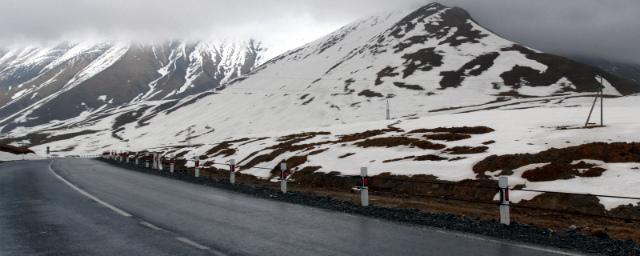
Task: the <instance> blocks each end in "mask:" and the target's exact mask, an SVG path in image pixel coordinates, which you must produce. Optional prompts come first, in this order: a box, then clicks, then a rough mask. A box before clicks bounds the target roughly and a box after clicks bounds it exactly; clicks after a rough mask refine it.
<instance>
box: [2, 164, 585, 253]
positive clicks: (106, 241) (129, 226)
mask: <svg viewBox="0 0 640 256" xmlns="http://www.w3.org/2000/svg"><path fill="white" fill-rule="evenodd" d="M50 162H51V161H29V162H10V163H2V164H0V255H118V254H120V255H522V256H526V255H573V254H568V253H564V252H561V251H556V250H554V249H549V248H540V247H537V246H531V245H524V244H517V243H512V242H506V241H499V240H494V239H490V238H485V237H480V236H475V235H467V234H461V233H455V232H448V231H443V230H438V229H432V228H426V227H418V226H411V225H405V224H399V223H393V222H388V221H383V220H378V219H372V218H368V217H362V216H357V215H350V214H343V213H339V212H332V211H327V210H322V209H317V208H312V207H306V206H300V205H295V204H289V203H282V202H276V201H271V200H265V199H259V198H254V197H250V196H248V195H243V194H238V193H234V192H230V191H226V190H220V189H215V188H210V187H205V186H200V185H195V184H190V183H186V182H181V181H177V180H172V179H167V178H163V177H157V176H152V175H146V174H143V173H138V172H132V171H128V170H123V169H120V168H117V167H113V166H110V165H107V164H105V163H102V162H99V161H95V160H89V159H59V160H55V162H54V163H53V165H52V166H51V168H50Z"/></svg>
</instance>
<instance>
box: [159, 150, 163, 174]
mask: <svg viewBox="0 0 640 256" xmlns="http://www.w3.org/2000/svg"><path fill="white" fill-rule="evenodd" d="M162 160H164V157H163V156H162V155H160V154H158V170H160V171H163V170H164V166H162V164H163V163H162Z"/></svg>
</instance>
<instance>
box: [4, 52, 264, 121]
mask: <svg viewBox="0 0 640 256" xmlns="http://www.w3.org/2000/svg"><path fill="white" fill-rule="evenodd" d="M263 50H264V49H263V48H261V46H260V45H259V43H256V42H254V41H248V42H247V43H235V42H193V43H189V42H177V41H176V42H168V43H163V44H153V45H151V44H141V43H122V42H100V43H92V42H83V43H62V44H59V45H56V46H53V47H26V48H22V49H11V50H4V51H0V54H1V55H0V125H1V126H4V127H3V131H4V132H7V131H9V130H11V129H13V128H15V127H17V126H26V127H30V126H35V125H40V124H46V123H49V122H51V121H53V120H65V119H68V118H73V117H76V116H78V115H80V114H81V113H82V112H85V111H88V112H95V111H96V110H100V109H104V108H113V107H119V106H122V105H125V104H129V103H133V102H140V101H147V100H159V99H181V98H184V97H186V96H189V95H194V94H197V93H200V92H203V91H206V90H210V89H213V88H215V87H217V86H219V85H220V84H222V83H225V82H227V81H228V80H230V79H233V78H236V77H239V76H241V75H243V74H246V73H248V72H249V71H250V70H251V69H252V68H253V67H254V66H255V65H257V64H258V63H259V62H260V61H261V56H262V55H261V54H262V51H263Z"/></svg>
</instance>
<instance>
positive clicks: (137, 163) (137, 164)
mask: <svg viewBox="0 0 640 256" xmlns="http://www.w3.org/2000/svg"><path fill="white" fill-rule="evenodd" d="M135 157H136V166H138V162H139V161H138V159H139V158H138V156H137V155H136V156H135Z"/></svg>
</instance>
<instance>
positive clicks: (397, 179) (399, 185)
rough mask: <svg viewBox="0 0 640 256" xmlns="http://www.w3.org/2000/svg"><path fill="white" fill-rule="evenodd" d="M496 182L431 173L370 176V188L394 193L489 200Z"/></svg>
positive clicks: (492, 195) (491, 198) (491, 197)
mask: <svg viewBox="0 0 640 256" xmlns="http://www.w3.org/2000/svg"><path fill="white" fill-rule="evenodd" d="M497 185H498V184H497V182H496V181H494V180H463V181H459V182H446V181H440V180H438V178H437V177H435V176H432V175H413V176H411V177H409V176H402V175H393V174H391V173H382V174H379V175H376V176H373V177H371V180H370V186H369V187H370V190H371V191H382V192H389V193H393V194H395V195H405V196H428V197H446V198H458V199H464V200H478V201H481V202H491V201H493V197H494V196H495V187H497Z"/></svg>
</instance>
